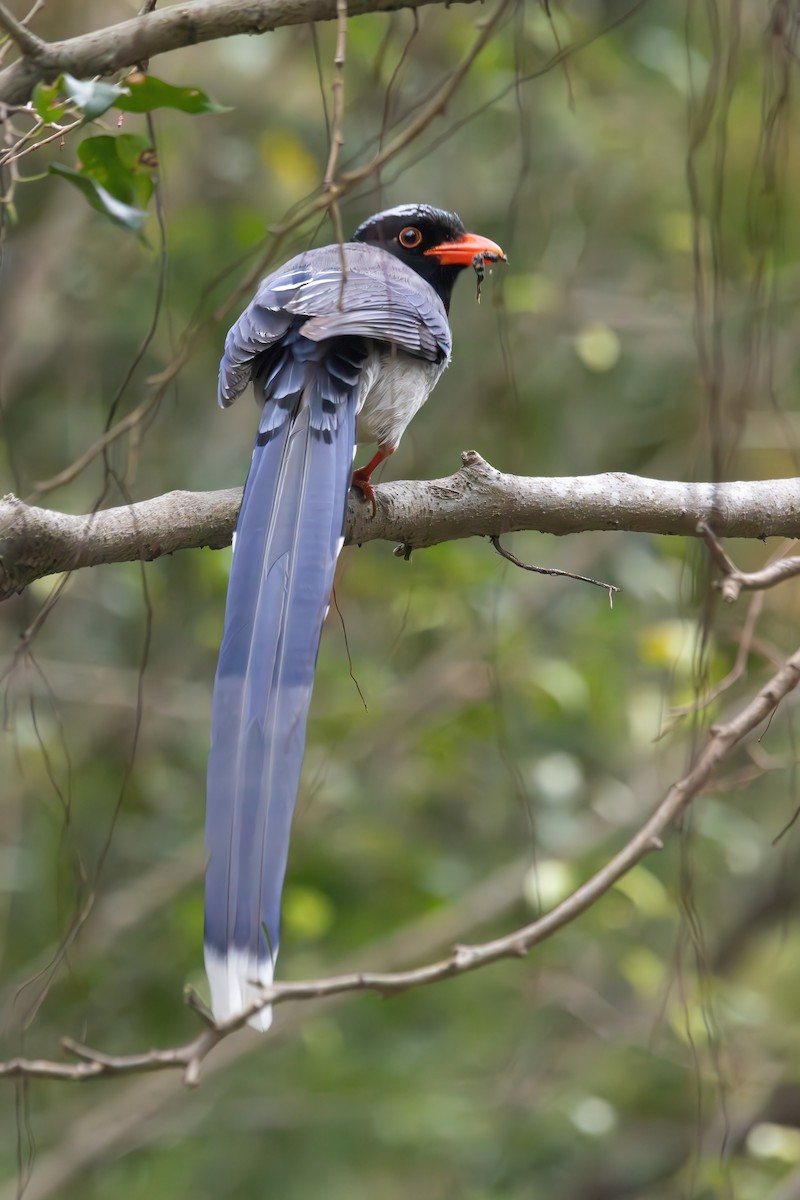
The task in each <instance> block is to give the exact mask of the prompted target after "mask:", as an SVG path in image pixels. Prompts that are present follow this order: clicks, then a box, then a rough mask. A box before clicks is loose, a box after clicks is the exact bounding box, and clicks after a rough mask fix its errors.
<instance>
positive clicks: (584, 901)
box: [0, 650, 800, 1085]
mask: <svg viewBox="0 0 800 1200" xmlns="http://www.w3.org/2000/svg"><path fill="white" fill-rule="evenodd" d="M798 683H800V650H797V651H795V653H794V654H793V655H792V656H791V658H789V659H788V660H787V662H786V663H785V664H784V665H783V666H782V667H781V668H780V670H779V671H778V672H777V673H776V674H775V675H773V677H772V678H771V679H770V680H769V681H768V682H767V683H766V684H765V685H764V686H763V687H762V688H761V689H760V690H759V692H758V693H757V695H756V696H755V697H754V698H753V699H752V700H751V701H750V702H749V704H747V705H745V707H744V708H743V709H742V710H741V711H740V712H739V713H738V714H737V715H736V716H734V717H733V718H731V720H729V721H727V722H726V723H725V724H724V725H716V726H714V727H713V728H712V729H711V730H710V733H709V737H708V741H707V742H706V744H705V746H704V747H703V749H702V750H701V751H700V752H699V753H698V754H697V755H696V757H695V759H694V762H693V763H692V766H691V768H690V769H689V771H688V773H687V774H686V775H684V777H683V778H682V779H681V780H680V781H679V782H677V783H675V784H673V785H672V787H671V788H670V789H669V791H668V792H667V793H666V795H665V796H664V798H663V799H662V800H661V802H660V803H659V804H658V806H657V807H656V809H655V811H654V813H653V814H652V816H651V817H650V818H649V820H647V821H646V822H645V823H644V825H642V827H641V828H640V829H639V830H637V832H636V833H635V834H634V835H633V837H631V838H630V839H629V841H628V842H627V843H626V845H625V846H624V847H623V848H622V849H621V850H620V851H619V852H618V853H617V854H615V855H614V857H613V858H611V859H610V860H609V861H608V862H607V863H606V864H605V865H604V866H603V867H601V868H600V870H599V871H596V872H595V874H594V875H592V876H591V878H590V879H588V880H587V881H586V883H584V884H582V885H581V886H580V887H579V888H577V889H576V890H575V891H574V892H572V893H571V894H570V895H569V896H567V898H566V899H565V900H562V901H561V903H560V904H557V905H556V906H555V907H554V908H552V909H551V910H550V911H549V912H548V913H546V914H545V915H544V916H543V917H540V918H539V919H538V920H536V921H533V922H531V923H530V924H528V925H525V926H523V927H521V928H519V929H515V930H513V931H512V932H511V933H508V934H505V935H504V936H502V937H499V938H495V939H493V940H492V941H489V942H483V943H480V944H475V945H462V946H456V947H455V949H454V950H453V952H452V953H451V954H450V955H449V956H448V957H447V958H444V959H440V960H439V961H438V962H432V963H427V964H425V965H423V966H421V967H415V968H412V969H410V970H406V971H392V972H369V971H358V972H353V973H351V974H347V975H339V976H333V977H331V978H328V979H313V980H307V981H301V982H298V983H279V984H274V985H273V986H271V987H269V988H265V989H264V991H263V995H262V997H261V998H260V999H259V1000H258V1001H257V1002H256V1003H254V1004H252V1005H251V1006H250V1007H249V1008H248V1009H247V1010H246V1011H245V1012H243V1013H241V1014H240V1015H239V1016H237V1017H235V1018H234V1019H232V1020H230V1021H226V1022H224V1023H222V1024H220V1025H218V1026H217V1027H216V1028H215V1029H204V1030H203V1032H202V1033H200V1034H199V1036H198V1037H196V1038H193V1039H192V1040H191V1041H190V1042H187V1043H186V1044H185V1045H182V1046H173V1047H168V1048H166V1049H163V1050H149V1051H145V1052H144V1053H141V1054H129V1055H110V1054H106V1053H104V1052H103V1051H101V1050H94V1049H92V1048H90V1047H88V1046H84V1045H83V1044H81V1043H78V1042H75V1041H73V1040H72V1039H69V1038H67V1039H64V1040H63V1042H62V1044H63V1045H64V1048H65V1049H66V1050H67V1051H68V1052H70V1053H72V1054H74V1055H76V1056H78V1057H79V1058H80V1059H81V1060H82V1061H80V1062H78V1063H72V1064H70V1063H63V1062H53V1061H49V1060H46V1059H27V1058H23V1057H17V1058H13V1059H10V1060H8V1061H6V1062H4V1063H0V1077H5V1078H47V1079H59V1080H73V1081H76V1082H82V1081H85V1080H88V1079H95V1078H98V1077H100V1076H103V1075H123V1074H132V1073H138V1072H142V1071H158V1070H174V1069H176V1068H180V1069H181V1070H182V1071H183V1072H184V1080H185V1082H186V1083H187V1084H190V1085H191V1084H196V1083H197V1082H198V1081H199V1076H200V1069H201V1066H202V1063H203V1060H204V1059H205V1058H206V1057H207V1056H208V1054H210V1053H211V1051H212V1050H213V1049H214V1047H215V1046H217V1045H218V1044H219V1043H220V1042H221V1041H222V1040H223V1039H224V1038H226V1037H228V1036H229V1035H230V1034H232V1033H234V1032H236V1030H238V1029H241V1028H242V1027H243V1026H244V1024H245V1022H246V1021H247V1020H248V1019H249V1018H250V1017H251V1016H253V1015H254V1014H255V1013H257V1012H258V1011H259V1010H260V1009H261V1008H263V1007H264V1006H266V1005H268V1004H270V1005H278V1004H286V1003H289V1002H294V1001H308V1000H318V999H323V998H325V997H329V996H337V995H341V994H342V993H345V992H365V991H373V992H377V993H378V994H379V995H381V996H394V995H398V994H399V993H401V992H406V991H409V990H410V989H412V988H417V987H425V986H429V985H431V984H435V983H440V982H441V981H443V980H445V979H452V978H454V977H455V976H458V975H465V974H467V973H469V972H471V971H476V970H479V969H481V968H483V967H486V966H489V965H490V964H491V963H495V962H498V961H500V960H501V959H505V958H524V957H525V956H526V955H527V954H528V953H529V951H530V950H531V949H533V947H534V946H537V945H539V944H540V943H541V942H544V941H546V940H547V939H548V938H550V937H552V936H553V935H554V934H555V933H557V932H558V931H559V930H560V929H563V928H564V927H565V926H567V925H569V924H571V923H572V922H573V921H575V920H577V918H578V917H580V916H581V915H582V914H583V913H584V912H586V911H587V910H588V909H589V908H591V907H592V906H593V905H594V904H596V903H597V902H598V901H599V900H600V899H601V897H603V896H604V895H605V894H606V892H608V891H609V889H610V888H612V887H613V886H614V884H615V883H616V882H617V881H618V880H619V879H621V878H622V877H623V876H624V875H625V874H627V872H628V871H630V870H632V869H633V867H635V866H636V865H637V864H638V863H639V862H641V860H642V859H643V858H645V857H646V856H647V855H648V854H651V853H652V852H653V851H654V850H659V849H661V847H662V845H663V842H662V835H663V834H664V833H665V832H666V830H667V829H668V828H669V827H670V826H671V825H673V824H674V823H675V821H676V820H677V819H678V817H679V816H680V815H681V814H682V813H683V812H684V811H685V809H686V808H688V806H689V805H690V804H691V802H692V801H693V800H694V799H695V797H696V796H698V795H699V794H700V793H701V792H702V791H703V789H704V788H705V787H706V785H707V784H708V782H709V780H710V778H711V776H712V774H713V773H714V771H715V770H716V768H717V766H718V764H719V763H720V762H721V761H722V759H723V758H724V757H725V756H726V755H727V754H729V753H730V751H731V750H732V749H733V747H734V746H736V745H737V744H738V743H739V742H740V741H741V740H742V739H743V738H744V737H746V735H747V734H748V733H751V732H752V731H753V730H754V729H756V728H757V727H758V725H760V724H761V723H762V722H763V721H764V720H766V719H767V718H768V717H770V716H771V714H773V713H774V712H775V710H776V708H777V707H778V705H779V704H780V702H781V700H783V699H784V697H786V696H787V695H788V694H789V693H790V692H791V691H793V690H794V689H795V688H796V687H797V685H798Z"/></svg>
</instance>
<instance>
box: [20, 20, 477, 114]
mask: <svg viewBox="0 0 800 1200" xmlns="http://www.w3.org/2000/svg"><path fill="white" fill-rule="evenodd" d="M473 2H474V0H461V3H466V4H470V3H473ZM437 3H442V0H350V3H349V4H348V12H349V15H350V16H353V17H355V16H361V15H362V14H364V13H368V12H392V11H394V10H395V9H397V8H414V9H415V8H421V7H422V6H423V5H427V4H437ZM336 16H337V5H336V0H248V2H247V3H245V2H244V0H184V3H182V4H174V5H172V6H171V7H170V8H166V9H163V10H162V11H155V12H146V13H143V14H142V15H140V16H137V17H133V18H132V19H131V20H129V21H121V22H120V23H119V24H118V25H110V26H108V27H107V28H105V29H99V30H97V31H95V32H94V33H86V34H83V35H82V36H80V37H74V38H69V39H68V40H66V41H63V42H47V43H46V42H40V40H39V39H38V38H37V39H35V40H36V43H37V47H38V48H37V50H36V53H35V54H33V53H32V52H30V51H26V53H25V56H24V57H23V58H21V59H20V60H19V61H18V62H15V63H12V64H11V66H9V67H6V68H5V70H3V71H0V101H5V103H6V104H24V103H25V102H26V101H27V100H29V99H30V96H31V93H32V91H33V88H34V86H35V84H37V83H38V82H40V81H50V80H52V79H54V78H55V77H56V76H57V75H59V74H61V73H62V72H63V71H69V72H70V74H72V75H76V76H78V78H82V79H85V78H87V77H89V76H93V75H110V74H112V73H113V72H114V71H119V70H121V69H122V68H124V67H133V66H136V64H137V63H140V62H142V61H143V60H144V59H150V58H154V57H155V56H156V55H157V54H164V53H166V52H167V51H168V50H178V49H180V48H181V47H183V46H191V45H194V44H195V43H197V42H210V41H214V40H216V39H218V38H225V37H233V36H235V35H237V34H242V33H249V34H253V33H268V32H271V31H272V30H274V29H278V28H280V27H281V26H284V25H305V24H308V23H310V22H312V21H332V20H334V19H335V18H336ZM9 32H10V30H9ZM26 33H27V31H26ZM27 36H28V37H32V36H33V35H31V34H28V35H27ZM15 40H16V39H15ZM18 44H21V43H18Z"/></svg>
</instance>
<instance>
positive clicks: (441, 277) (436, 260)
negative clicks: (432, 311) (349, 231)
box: [353, 204, 506, 309]
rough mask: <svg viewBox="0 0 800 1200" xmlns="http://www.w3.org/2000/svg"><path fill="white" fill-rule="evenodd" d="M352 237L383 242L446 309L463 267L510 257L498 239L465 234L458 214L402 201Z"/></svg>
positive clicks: (382, 248) (376, 217) (383, 248)
mask: <svg viewBox="0 0 800 1200" xmlns="http://www.w3.org/2000/svg"><path fill="white" fill-rule="evenodd" d="M353 241H354V242H367V243H368V244H369V245H372V246H379V247H380V249H381V250H386V251H388V253H389V254H393V255H394V256H395V258H399V259H400V260H401V262H404V263H405V264H406V265H407V266H409V267H412V268H413V269H414V270H415V271H416V272H417V274H418V275H421V276H422V278H423V279H425V280H427V282H428V283H429V284H430V285H431V287H432V288H434V290H435V291H436V292H438V294H439V296H440V297H441V299H442V303H443V304H444V306H445V308H446V309H448V308H449V307H450V294H451V292H452V290H453V284H454V283H455V281H456V278H457V276H458V274H459V272H461V271H463V270H464V268H465V267H471V266H476V265H478V264H479V263H480V264H482V263H484V262H505V261H506V256H505V254H503V251H502V250H501V249H500V247H499V246H497V245H496V244H495V243H494V242H490V241H489V239H488V238H483V237H478V236H477V234H474V233H467V231H466V229H465V228H464V223H463V221H462V220H461V218H460V217H459V216H458V214H457V213H451V212H444V211H443V210H442V209H441V208H433V207H432V206H431V205H430V204H401V205H399V206H398V207H397V208H389V209H387V210H386V211H385V212H381V213H377V214H376V215H375V216H374V217H370V218H369V220H367V221H364V223H363V224H362V225H359V227H358V229H357V230H356V231H355V233H354V234H353Z"/></svg>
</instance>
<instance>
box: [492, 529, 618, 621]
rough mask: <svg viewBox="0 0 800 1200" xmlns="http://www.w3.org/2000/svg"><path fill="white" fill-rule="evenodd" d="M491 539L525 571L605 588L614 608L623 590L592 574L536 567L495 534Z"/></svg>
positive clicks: (504, 555) (499, 550)
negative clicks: (515, 552) (617, 596)
mask: <svg viewBox="0 0 800 1200" xmlns="http://www.w3.org/2000/svg"><path fill="white" fill-rule="evenodd" d="M489 541H490V542H491V543H492V545H493V546H494V548H495V550H496V551H497V553H498V554H499V555H500V557H501V558H506V559H508V561H509V562H510V563H513V564H514V566H515V567H519V568H520V569H521V570H523V571H534V572H535V573H536V574H537V575H560V576H561V578H562V579H577V580H578V582H579V583H592V584H594V586H595V587H600V588H603V589H604V591H606V592H608V604H609V607H611V608H613V605H614V593H615V592H621V591H622V588H619V587H617V586H616V585H615V584H613V583H603V581H602V580H601V579H592V577H591V576H590V575H576V574H575V572H574V571H562V570H560V569H559V568H558V567H535V566H533V564H532V563H524V562H523V561H522V559H520V558H517V556H516V554H512V553H511V551H510V550H506V548H505V547H504V546H502V545H501V544H500V538H499V537H496V536H495V535H494V534H493V535H492V536H491V537H490V538H489Z"/></svg>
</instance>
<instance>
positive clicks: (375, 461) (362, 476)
mask: <svg viewBox="0 0 800 1200" xmlns="http://www.w3.org/2000/svg"><path fill="white" fill-rule="evenodd" d="M390 454H394V446H379V447H378V453H377V454H376V455H375V457H374V458H371V459H370V461H369V462H368V463H367V465H366V466H365V467H359V468H358V470H357V471H353V478H352V480H351V481H350V486H351V487H354V488H358V490H359V492H361V495H362V496H363V497H364V499H365V500H369V502H370V504H371V505H372V515H373V517H374V516H375V512H376V510H377V507H378V506H377V504H376V502H375V488H374V487H373V486H372V484H371V483H370V477H371V475H372V472H373V471H374V470H375V468H376V467H379V466H380V464H381V463H382V462H383V461H384V459H387V458H388V457H389V455H390Z"/></svg>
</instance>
